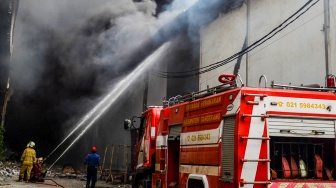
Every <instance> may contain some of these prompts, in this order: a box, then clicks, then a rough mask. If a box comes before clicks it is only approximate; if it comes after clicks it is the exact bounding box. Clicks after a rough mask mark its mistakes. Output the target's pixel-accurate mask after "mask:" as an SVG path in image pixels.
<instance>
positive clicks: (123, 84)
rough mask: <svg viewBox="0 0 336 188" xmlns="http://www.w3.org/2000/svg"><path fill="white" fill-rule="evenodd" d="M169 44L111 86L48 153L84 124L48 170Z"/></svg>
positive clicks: (160, 55)
mask: <svg viewBox="0 0 336 188" xmlns="http://www.w3.org/2000/svg"><path fill="white" fill-rule="evenodd" d="M169 46H170V42H166V43H164V44H163V45H162V46H161V47H160V48H158V49H157V50H156V51H155V52H154V53H152V54H151V55H150V56H148V57H147V58H146V59H145V60H144V61H143V62H142V63H141V64H140V65H138V67H137V68H136V69H134V70H133V71H132V72H131V73H130V74H129V75H128V76H126V77H125V78H124V79H122V80H121V81H120V82H119V83H118V84H117V85H116V86H115V87H113V88H112V90H111V92H109V93H108V94H107V95H106V96H105V97H104V98H103V100H102V101H101V102H99V103H98V105H96V106H95V107H94V109H92V110H91V111H90V112H89V113H87V114H86V115H85V117H84V118H83V119H82V120H81V121H80V123H79V124H78V125H77V126H76V127H75V129H74V130H73V131H71V133H70V134H69V135H68V136H67V137H66V138H65V139H64V140H63V141H62V142H61V143H60V144H59V145H58V146H57V147H56V148H55V149H54V150H53V151H52V152H51V153H50V154H49V155H48V157H49V156H50V155H51V154H53V153H54V152H55V151H56V150H57V149H58V148H59V147H60V146H61V145H62V144H63V143H64V142H65V141H66V140H67V139H68V138H69V137H70V136H71V135H72V134H73V133H74V132H75V131H76V130H77V129H78V128H79V127H81V126H82V125H84V124H86V127H85V129H84V130H82V132H81V133H80V134H79V135H78V136H77V137H76V138H75V139H74V140H73V141H72V142H71V144H70V145H69V146H68V147H67V148H66V149H65V150H64V151H63V153H62V154H61V155H60V156H59V157H58V158H57V159H56V161H55V162H54V163H52V165H51V166H50V167H49V168H48V170H50V169H51V168H52V167H53V166H54V164H55V163H56V162H57V161H58V160H59V159H60V158H61V157H62V156H63V155H64V154H65V153H66V152H67V151H68V150H69V149H70V148H71V146H72V145H73V144H75V143H76V142H77V141H78V140H79V138H81V137H82V136H83V135H84V133H85V132H86V131H87V130H88V129H89V128H90V127H91V126H92V125H93V124H94V123H95V122H96V121H97V120H98V119H99V118H100V117H101V116H102V115H103V114H104V112H105V111H106V110H108V109H109V107H110V106H111V105H112V104H113V103H114V102H115V101H116V100H117V99H118V98H119V97H120V96H121V94H122V93H124V92H125V91H126V89H127V88H129V86H130V85H131V84H132V83H133V82H135V81H136V80H137V79H138V78H139V77H140V75H141V74H142V73H143V72H144V71H145V70H146V69H148V68H149V67H150V65H151V64H152V63H154V62H155V61H157V60H158V58H160V57H162V55H164V52H166V51H167V49H168V48H169ZM95 112H97V115H96V116H95V117H94V118H93V119H92V120H90V118H92V115H93V114H94V113H95Z"/></svg>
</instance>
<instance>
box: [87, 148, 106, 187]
mask: <svg viewBox="0 0 336 188" xmlns="http://www.w3.org/2000/svg"><path fill="white" fill-rule="evenodd" d="M91 151H92V153H90V154H88V155H87V156H86V157H85V160H84V164H85V167H86V174H87V177H86V178H87V179H86V188H90V181H91V188H94V187H95V185H96V181H97V170H98V169H99V173H100V174H102V168H101V165H100V156H99V155H98V154H97V153H96V152H97V148H96V147H92V149H91Z"/></svg>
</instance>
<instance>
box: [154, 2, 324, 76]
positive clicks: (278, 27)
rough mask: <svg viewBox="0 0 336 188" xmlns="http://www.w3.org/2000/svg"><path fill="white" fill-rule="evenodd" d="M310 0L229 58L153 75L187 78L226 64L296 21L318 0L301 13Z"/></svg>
mask: <svg viewBox="0 0 336 188" xmlns="http://www.w3.org/2000/svg"><path fill="white" fill-rule="evenodd" d="M312 1H313V0H309V1H308V2H307V3H305V4H304V5H303V6H302V7H301V8H300V9H298V10H297V11H296V12H295V13H294V14H292V15H291V16H290V17H288V18H287V19H286V20H285V21H283V22H282V23H281V24H280V25H278V26H277V27H276V28H274V29H273V30H272V31H271V32H269V33H268V34H266V35H265V36H263V37H262V38H260V39H259V40H257V41H256V42H254V43H253V44H251V45H250V46H248V47H247V48H245V49H243V50H242V51H240V52H238V53H236V54H234V55H232V56H231V57H229V58H226V59H224V60H222V61H219V62H216V63H213V64H211V65H207V66H205V67H201V68H199V69H194V70H189V71H183V72H162V71H159V72H157V73H156V74H155V75H156V76H158V77H162V78H187V77H191V76H196V75H200V74H203V73H206V72H209V71H212V70H214V69H217V68H218V67H221V66H223V65H225V64H227V63H229V62H232V61H234V60H236V59H237V58H239V57H241V56H243V55H244V54H246V53H247V52H250V51H252V50H253V49H255V48H256V47H258V46H260V45H261V44H263V43H265V42H266V41H268V40H270V39H271V38H273V37H274V36H275V35H276V34H278V33H279V32H280V31H282V30H283V29H285V28H286V27H287V26H288V25H290V24H291V23H293V22H294V21H296V20H297V19H298V18H299V17H300V16H302V15H303V14H304V13H306V12H307V11H308V10H309V9H310V8H311V7H313V6H314V5H315V4H316V3H317V2H318V1H319V0H317V1H316V2H314V3H313V4H311V5H310V6H309V7H308V8H307V9H306V10H304V11H303V12H302V13H300V12H301V11H302V10H303V9H304V8H306V7H307V6H308V5H309V4H310V3H311V2H312ZM299 13H300V14H299ZM297 14H298V15H297ZM296 15H297V16H296ZM295 16H296V17H295ZM293 17H295V18H294V19H293V20H291V19H292V18H293ZM289 20H291V21H290V22H288V21H289ZM286 22H288V23H287V24H286Z"/></svg>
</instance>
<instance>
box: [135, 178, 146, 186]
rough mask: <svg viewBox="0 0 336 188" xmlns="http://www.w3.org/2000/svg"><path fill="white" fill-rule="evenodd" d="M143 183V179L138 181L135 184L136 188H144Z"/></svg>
mask: <svg viewBox="0 0 336 188" xmlns="http://www.w3.org/2000/svg"><path fill="white" fill-rule="evenodd" d="M145 187H146V185H145V181H144V180H143V179H140V180H139V181H138V182H137V184H136V188H145Z"/></svg>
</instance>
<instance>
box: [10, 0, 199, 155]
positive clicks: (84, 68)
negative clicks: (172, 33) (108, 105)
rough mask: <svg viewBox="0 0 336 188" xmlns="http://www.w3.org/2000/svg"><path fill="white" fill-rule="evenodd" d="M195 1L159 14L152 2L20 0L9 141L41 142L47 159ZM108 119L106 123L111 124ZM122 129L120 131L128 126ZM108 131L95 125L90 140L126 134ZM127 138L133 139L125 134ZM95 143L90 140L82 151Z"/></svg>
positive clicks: (180, 0) (18, 145)
mask: <svg viewBox="0 0 336 188" xmlns="http://www.w3.org/2000/svg"><path fill="white" fill-rule="evenodd" d="M193 3H194V0H193V1H190V0H188V1H186V0H175V1H174V2H173V3H171V4H170V5H167V6H165V10H166V11H165V12H162V13H161V14H158V15H156V14H157V13H156V9H157V5H156V4H155V2H154V1H151V0H144V1H142V2H133V1H131V0H95V1H91V0H71V1H69V0H57V1H54V0H25V1H20V6H19V10H18V15H17V18H16V23H15V26H16V27H15V32H14V53H13V55H12V64H11V73H10V74H11V80H12V88H13V89H14V95H13V96H12V99H11V101H10V104H9V107H8V112H7V117H6V122H7V123H6V143H10V145H9V146H10V147H11V148H12V149H13V150H15V151H17V152H19V153H20V152H21V150H23V149H24V147H25V145H26V144H27V143H26V142H28V141H29V140H34V141H35V142H36V143H37V150H38V153H39V154H40V155H44V156H45V155H46V154H47V153H48V152H50V148H51V147H53V146H55V145H57V143H58V142H59V141H60V140H61V139H62V138H64V137H65V136H64V134H66V133H67V132H69V131H70V130H71V127H72V126H73V124H75V121H76V120H78V118H79V117H80V116H81V115H82V114H85V112H87V111H88V110H87V109H88V108H91V107H92V106H93V105H94V103H96V102H97V101H96V100H95V99H97V98H99V96H100V95H101V94H102V93H104V92H106V90H107V88H108V87H107V86H109V85H111V84H112V85H113V83H116V82H117V81H118V78H119V77H120V76H122V75H124V74H127V73H128V72H129V71H130V69H131V68H132V67H134V65H133V64H132V63H131V62H132V61H133V60H134V59H132V58H133V57H131V55H130V54H132V53H133V52H134V51H137V50H138V49H139V48H142V44H143V43H144V41H146V40H148V39H150V38H151V37H152V36H153V35H154V34H155V33H156V32H157V31H158V30H159V29H160V27H162V26H163V25H165V24H167V23H169V22H170V21H172V19H173V18H175V17H176V16H177V15H179V14H180V13H181V11H183V10H185V9H187V8H188V7H189V6H190V5H192V4H193ZM154 15H156V16H154ZM134 95H136V93H135V94H125V96H126V97H127V96H134ZM134 100H135V99H130V100H128V101H127V102H129V103H127V104H129V105H131V104H132V103H133V102H135V101H134ZM132 108H136V107H133V106H130V111H127V115H128V116H129V115H132ZM138 108H139V107H138ZM140 108H141V107H140ZM133 110H134V109H133ZM120 113H122V112H120V111H118V110H117V111H116V110H115V111H114V113H113V114H114V117H115V118H117V117H120V116H121V114H120ZM123 116H124V115H123ZM119 119H120V118H119ZM106 121H107V120H101V122H100V123H101V124H107V125H110V122H106ZM108 121H110V120H108ZM114 126H116V127H118V130H120V127H121V124H120V125H114ZM105 128H106V127H104V128H97V129H94V130H93V131H92V134H91V135H89V136H88V137H87V138H86V139H85V140H90V141H88V143H89V144H97V143H98V140H96V138H97V137H99V139H100V140H99V141H100V142H101V143H103V145H102V147H103V146H104V144H106V143H107V142H109V141H107V139H109V140H111V137H113V135H114V136H115V135H118V133H116V132H115V131H116V130H117V128H115V129H111V130H110V132H108V133H107V134H109V135H108V136H107V135H104V136H102V135H101V132H104V130H106V129H105ZM121 131H123V130H121ZM105 133H106V132H105ZM123 134H125V135H126V134H128V133H126V132H125V133H121V135H120V134H119V135H120V136H122V137H125V136H123ZM127 137H128V136H127ZM16 138H21V139H20V140H18V139H16ZM113 139H116V138H113ZM113 139H112V140H113ZM116 140H117V139H116ZM123 141H124V142H127V141H126V139H125V138H124V140H123ZM102 147H101V150H103V148H102ZM87 148H88V146H87V145H85V146H82V147H79V148H78V149H82V150H85V149H87ZM84 152H86V151H84Z"/></svg>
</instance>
